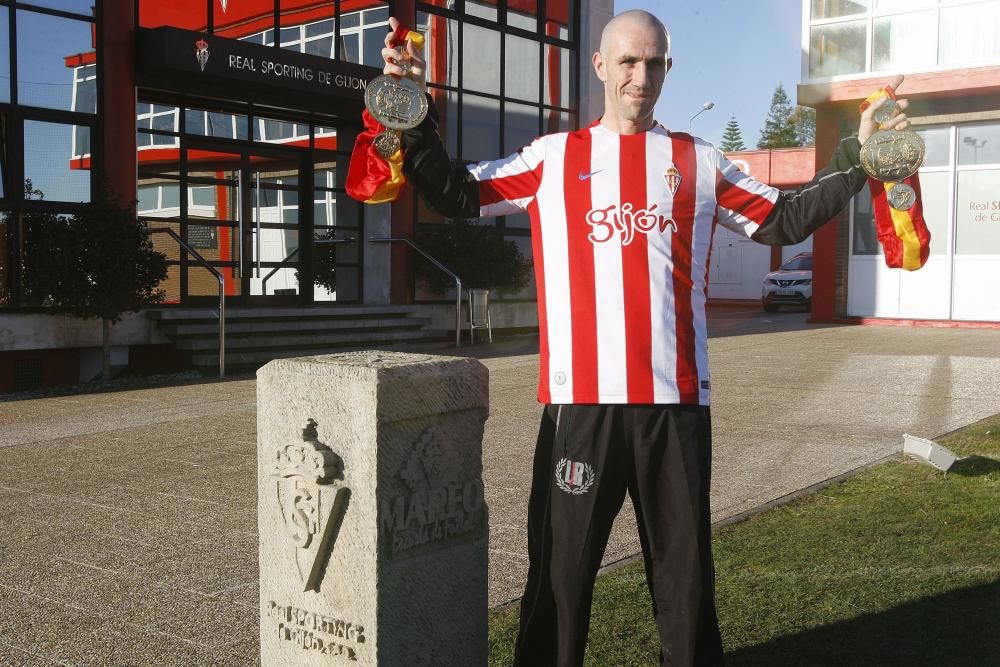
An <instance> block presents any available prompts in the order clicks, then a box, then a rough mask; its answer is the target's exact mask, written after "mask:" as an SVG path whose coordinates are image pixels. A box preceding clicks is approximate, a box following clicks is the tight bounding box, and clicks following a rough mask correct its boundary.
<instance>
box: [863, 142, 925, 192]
mask: <svg viewBox="0 0 1000 667" xmlns="http://www.w3.org/2000/svg"><path fill="white" fill-rule="evenodd" d="M926 152H927V148H926V146H924V140H923V139H921V138H920V135H918V134H917V133H916V132H896V131H891V130H879V131H878V132H876V133H875V134H873V135H872V136H870V137H868V140H867V141H865V143H864V145H863V146H862V147H861V167H862V168H863V169H864V170H865V171H866V172H867V173H868V175H869V176H871V177H872V178H874V179H876V180H879V181H884V182H896V181H902V180H904V179H906V178H908V177H909V176H912V175H913V174H914V173H916V171H917V169H920V165H921V164H923V162H924V155H925V154H926Z"/></svg>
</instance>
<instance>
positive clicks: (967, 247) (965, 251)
mask: <svg viewBox="0 0 1000 667" xmlns="http://www.w3.org/2000/svg"><path fill="white" fill-rule="evenodd" d="M998 183H1000V169H974V170H970V171H959V172H958V190H957V192H956V194H955V197H956V199H957V201H958V205H957V207H956V209H957V213H958V220H957V224H956V228H955V253H956V254H958V255H1000V191H998V190H997V184H998Z"/></svg>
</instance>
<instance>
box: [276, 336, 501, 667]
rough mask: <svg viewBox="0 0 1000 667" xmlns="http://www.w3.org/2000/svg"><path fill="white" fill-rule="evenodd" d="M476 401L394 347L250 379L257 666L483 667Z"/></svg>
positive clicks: (430, 364) (483, 375)
mask: <svg viewBox="0 0 1000 667" xmlns="http://www.w3.org/2000/svg"><path fill="white" fill-rule="evenodd" d="M488 392H489V387H488V372H487V370H486V368H485V367H484V366H483V365H482V364H480V363H479V362H478V361H476V360H474V359H459V358H451V357H436V356H433V357H432V356H427V355H415V354H404V353H398V352H352V353H345V354H336V355H328V356H319V357H306V358H300V359H281V360H277V361H272V362H271V363H269V364H267V365H266V366H264V367H263V368H261V369H260V370H259V371H258V372H257V456H258V474H257V488H258V512H259V514H258V516H259V518H258V524H259V527H260V651H261V665H262V666H263V667H277V666H281V667H286V666H292V665H294V666H296V667H300V666H303V667H304V666H313V665H317V666H318V665H341V664H343V665H380V666H383V667H399V666H400V665H407V666H412V665H433V666H435V667H449V666H455V667H477V666H479V665H486V655H487V625H486V612H487V579H486V568H487V516H486V513H487V508H486V504H485V502H484V498H483V481H482V438H483V425H484V422H485V420H486V417H487V415H488V405H489V393H488Z"/></svg>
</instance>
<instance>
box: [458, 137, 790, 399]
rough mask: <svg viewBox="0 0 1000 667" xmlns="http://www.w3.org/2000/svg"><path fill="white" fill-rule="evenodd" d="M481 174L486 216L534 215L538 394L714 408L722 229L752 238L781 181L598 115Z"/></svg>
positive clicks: (475, 168)
mask: <svg viewBox="0 0 1000 667" xmlns="http://www.w3.org/2000/svg"><path fill="white" fill-rule="evenodd" d="M469 171H470V172H471V174H472V175H473V177H474V178H475V179H476V181H477V182H478V187H479V204H480V213H481V215H483V216H489V215H504V214H508V213H514V212H516V211H519V210H526V211H528V213H529V215H530V217H531V236H532V248H533V251H534V263H535V277H536V284H537V294H538V322H539V328H540V336H541V343H540V348H541V349H540V353H541V361H540V370H539V388H538V399H539V401H541V402H543V403H633V404H648V403H682V404H697V405H708V403H709V394H710V381H709V378H710V375H709V368H708V331H707V324H706V313H705V306H706V300H707V286H708V270H709V256H710V252H711V246H712V236H713V233H714V231H715V225H716V223H721V224H722V225H725V226H726V227H728V228H729V229H732V230H734V231H737V232H739V233H741V234H745V235H746V236H748V237H749V236H750V235H751V234H753V233H754V232H755V231H756V230H757V229H758V227H759V226H760V225H761V224H762V223H763V222H764V220H765V219H766V218H767V216H768V214H769V213H770V212H771V210H772V208H773V207H774V204H775V202H776V201H777V199H778V195H779V192H778V190H777V189H775V188H772V187H770V186H768V185H764V184H762V183H760V182H759V181H756V180H754V179H752V178H750V177H749V176H747V175H746V174H744V173H743V172H741V171H740V170H739V169H737V168H736V166H735V165H733V163H731V162H730V161H729V160H727V159H726V158H725V156H724V155H723V154H722V152H720V151H719V150H717V149H716V148H715V147H714V146H712V145H711V144H709V143H707V142H705V141H702V140H701V139H697V138H694V137H691V136H690V135H687V134H678V133H674V132H668V131H667V130H666V129H664V128H663V127H662V126H659V125H657V126H655V127H654V128H653V129H651V130H649V131H647V132H644V133H641V134H634V135H620V134H617V133H615V132H613V131H611V130H609V129H608V128H606V127H604V126H603V125H601V124H599V123H595V124H593V125H591V126H590V127H588V128H585V129H581V130H578V131H576V132H570V133H562V134H553V135H548V136H545V137H541V138H539V139H536V140H535V141H534V142H533V143H532V144H531V145H529V146H527V147H525V148H524V149H522V150H521V151H520V152H518V153H517V154H515V155H512V156H510V157H508V158H506V159H503V160H498V161H493V162H483V163H480V164H478V165H471V166H470V167H469Z"/></svg>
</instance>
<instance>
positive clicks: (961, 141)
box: [958, 123, 1000, 195]
mask: <svg viewBox="0 0 1000 667" xmlns="http://www.w3.org/2000/svg"><path fill="white" fill-rule="evenodd" d="M958 164H960V165H963V166H965V165H986V164H992V165H1000V123H990V124H985V125H963V126H961V127H959V128H958ZM998 195H1000V193H998Z"/></svg>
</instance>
